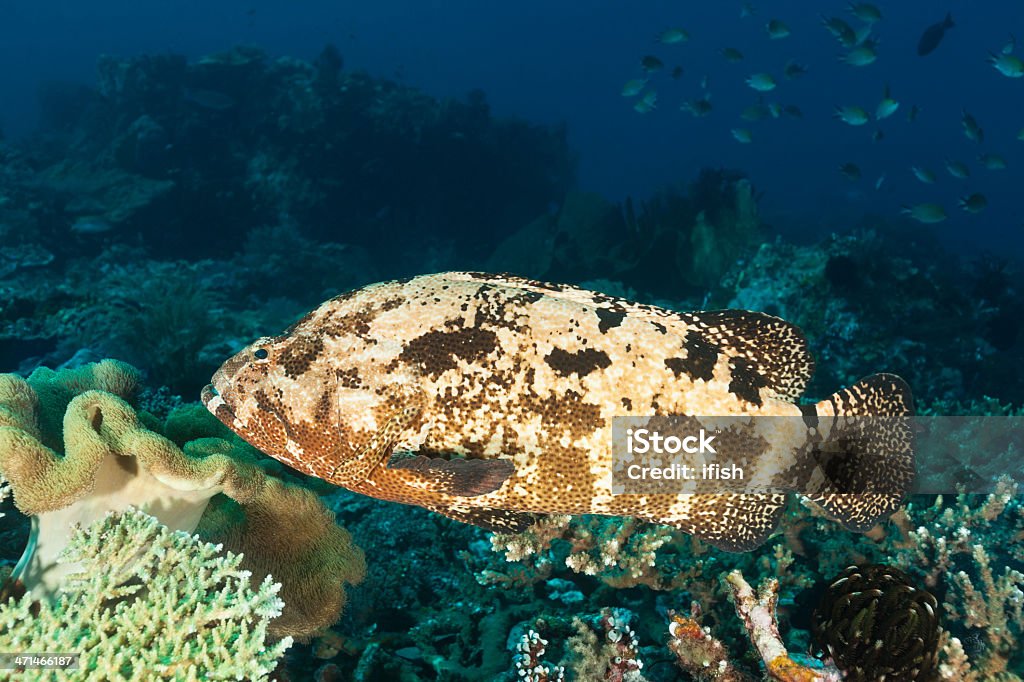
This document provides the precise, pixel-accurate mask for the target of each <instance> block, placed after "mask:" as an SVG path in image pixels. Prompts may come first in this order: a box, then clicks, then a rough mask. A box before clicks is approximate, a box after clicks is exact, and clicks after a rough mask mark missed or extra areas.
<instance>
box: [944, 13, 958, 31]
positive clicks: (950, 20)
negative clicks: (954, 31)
mask: <svg viewBox="0 0 1024 682" xmlns="http://www.w3.org/2000/svg"><path fill="white" fill-rule="evenodd" d="M943 26H944V27H945V28H953V27H954V26H956V24H954V23H953V13H952V12H946V21H945V22H943Z"/></svg>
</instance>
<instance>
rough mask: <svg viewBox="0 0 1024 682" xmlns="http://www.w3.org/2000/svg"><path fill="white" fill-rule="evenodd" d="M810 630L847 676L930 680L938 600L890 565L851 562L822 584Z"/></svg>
mask: <svg viewBox="0 0 1024 682" xmlns="http://www.w3.org/2000/svg"><path fill="white" fill-rule="evenodd" d="M811 631H812V632H813V634H814V640H815V642H816V644H817V646H818V647H819V648H820V649H821V650H822V651H823V652H824V653H825V654H828V655H830V656H831V657H832V658H833V659H834V660H835V663H836V665H837V666H838V667H839V668H840V669H841V670H843V671H844V672H845V673H846V675H847V679H849V680H856V681H860V682H872V681H874V680H882V679H884V680H887V682H897V681H899V682H903V681H909V680H934V679H936V669H937V666H938V655H939V606H938V602H937V601H936V599H935V597H934V596H932V594H931V593H929V592H927V591H926V590H922V589H920V588H918V587H915V586H914V584H913V582H912V581H911V579H910V576H908V575H907V574H906V573H904V572H903V571H900V570H899V569H897V568H894V567H892V566H884V565H878V564H867V565H863V566H850V567H849V568H847V569H846V570H844V571H843V572H842V573H840V574H839V575H838V576H837V577H836V578H835V580H833V581H832V583H831V584H830V585H829V586H828V588H827V589H826V590H825V595H824V597H823V598H822V600H821V602H820V603H819V604H818V607H817V608H816V609H815V610H814V615H813V617H812V625H811Z"/></svg>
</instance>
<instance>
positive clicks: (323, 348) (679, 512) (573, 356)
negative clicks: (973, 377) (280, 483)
mask: <svg viewBox="0 0 1024 682" xmlns="http://www.w3.org/2000/svg"><path fill="white" fill-rule="evenodd" d="M813 366H814V365H813V361H812V359H811V357H810V354H809V353H808V351H807V344H806V341H805V339H804V337H803V335H802V333H801V332H800V330H799V329H798V328H796V327H795V326H793V325H791V324H788V323H787V322H785V321H783V320H781V319H779V318H776V317H772V316H770V315H765V314H762V313H756V312H749V311H741V310H719V311H707V312H692V313H689V312H673V311H669V310H665V309H661V308H658V307H654V306H650V305H644V304H640V303H635V302H631V301H628V300H625V299H621V298H617V297H613V296H608V295H605V294H602V293H598V292H593V291H587V290H584V289H580V288H577V287H574V286H569V285H564V284H553V283H547V282H539V281H534V280H528V279H523V278H520V277H516V276H513V275H492V274H485V273H476V272H447V273H441V274H432V275H424V276H420V277H415V278H411V279H406V280H398V281H391V282H384V283H379V284H373V285H370V286H366V287H363V288H361V289H357V290H354V291H350V292H348V293H345V294H342V295H340V296H337V297H335V298H333V299H331V300H329V301H327V302H326V303H324V304H322V305H321V306H320V307H318V308H317V309H315V310H313V311H312V312H310V313H309V314H307V315H306V316H305V317H303V318H302V319H301V320H299V321H298V322H297V323H295V324H294V325H292V327H291V328H289V329H288V330H286V331H285V332H284V333H283V334H281V335H279V336H273V337H264V338H261V339H258V340H256V341H255V342H253V343H252V344H251V345H250V346H248V347H247V348H245V349H244V350H242V351H241V352H239V353H238V354H237V355H235V356H234V357H232V358H230V359H229V360H228V361H227V362H225V363H224V365H223V366H222V367H221V368H220V369H219V370H218V371H217V372H216V374H215V375H214V377H213V379H212V383H211V384H210V385H209V386H207V387H206V388H205V389H204V390H203V402H204V404H205V405H206V406H207V408H208V409H209V410H210V411H211V412H213V414H215V415H216V416H217V417H218V418H219V419H220V420H221V421H223V422H224V424H226V425H227V426H228V427H230V428H231V429H233V430H234V431H235V432H237V433H238V434H239V435H240V436H242V437H243V438H245V439H246V440H247V441H249V442H250V443H252V444H253V445H254V446H256V447H257V448H259V449H261V450H263V451H264V452H266V453H267V454H269V455H270V456H272V457H274V458H276V459H278V460H280V461H281V462H283V463H285V464H287V465H289V466H291V467H293V468H295V469H297V470H299V471H302V472H305V473H307V474H311V475H313V476H317V477H319V478H322V479H324V480H327V481H330V482H331V483H334V484H337V485H339V486H343V487H345V488H348V489H350V490H354V491H356V492H360V493H363V494H366V495H369V496H372V497H375V498H379V499H382V500H390V501H394V502H400V503H405V504H415V505H419V506H421V507H425V508H427V509H430V510H433V511H436V512H438V513H441V514H444V515H446V516H449V517H451V518H454V519H457V520H459V521H463V522H466V523H473V524H476V525H479V526H482V527H484V528H488V529H491V530H502V531H519V530H523V529H525V528H526V527H528V526H529V525H530V523H531V522H532V521H534V520H535V519H536V515H538V514H548V513H559V514H605V515H616V516H619V515H621V516H635V517H639V518H642V519H646V520H649V521H654V522H658V523H665V524H670V525H673V526H676V527H678V528H680V529H682V530H684V531H686V532H688V533H691V534H693V535H696V536H698V537H700V538H702V539H704V540H706V541H708V542H710V543H712V544H714V545H716V546H718V547H721V548H724V549H728V550H732V551H741V550H747V549H750V548H752V547H755V546H757V545H758V544H760V543H761V542H763V541H764V540H765V539H766V538H767V537H768V536H769V535H770V534H771V533H772V531H773V530H774V529H775V527H776V525H777V523H778V521H779V518H780V516H781V514H782V511H783V507H784V504H785V502H786V495H785V494H783V493H765V494H744V493H725V492H723V493H721V494H671V493H664V494H660V493H659V494H649V495H613V494H612V486H611V478H612V453H611V446H612V437H611V427H612V418H613V417H615V416H630V415H633V416H637V415H788V416H797V417H799V416H802V417H804V418H805V419H806V420H810V421H808V423H811V421H813V420H814V419H817V418H820V417H825V416H835V415H857V414H864V415H891V416H901V415H907V414H910V413H911V412H912V403H911V397H910V392H909V389H908V388H907V386H906V384H904V383H903V381H902V380H900V379H899V378H898V377H895V376H892V375H884V374H879V375H874V376H872V377H869V378H867V379H865V380H862V381H861V382H859V383H857V384H855V385H854V386H852V387H850V388H849V389H846V390H843V391H840V392H838V393H836V394H835V395H833V396H832V397H831V398H829V399H826V400H824V401H822V402H819V403H817V404H814V405H799V404H797V400H798V398H799V397H800V395H801V394H802V393H803V391H804V388H805V387H806V385H807V381H808V379H809V378H810V376H811V373H812V371H813ZM881 445H884V447H881ZM877 450H878V451H877V452H875V453H874V455H875V457H874V459H871V460H870V461H868V462H867V464H868V465H867V466H863V464H864V462H861V463H860V464H858V466H857V467H856V469H857V471H859V472H861V473H860V474H858V475H859V476H861V477H862V478H865V479H866V480H867V483H868V484H870V482H871V481H875V480H882V479H884V480H885V481H887V482H889V484H890V485H889V487H888V488H887V489H886V490H885V491H883V492H871V491H870V488H869V487H868V488H862V489H863V490H866V491H868V492H864V493H863V494H856V495H854V494H849V493H848V492H845V491H840V492H837V491H836V490H831V491H828V490H826V491H825V492H823V493H822V494H820V495H817V496H814V497H813V499H812V500H811V501H812V502H814V503H816V504H817V505H819V506H820V507H822V508H823V509H824V510H825V511H826V513H828V514H829V515H830V516H832V517H833V518H835V519H837V520H838V521H840V522H841V523H843V524H844V525H846V526H847V527H851V528H855V529H858V530H866V529H867V528H870V527H871V526H872V525H873V524H874V523H875V522H876V521H877V520H878V519H879V518H881V517H882V516H884V515H886V514H889V513H891V512H892V511H894V510H895V509H897V508H898V506H899V504H900V499H901V497H902V493H903V490H905V488H906V486H907V485H909V482H910V480H911V478H912V476H913V455H912V452H911V451H910V449H909V447H906V444H905V443H904V442H902V441H900V440H899V439H897V440H896V441H894V442H892V443H885V444H880V447H879V448H877ZM756 455H757V453H753V455H752V461H751V462H749V463H748V465H747V466H749V467H752V468H753V469H756V467H757V464H758V462H757V457H756ZM755 473H756V472H755Z"/></svg>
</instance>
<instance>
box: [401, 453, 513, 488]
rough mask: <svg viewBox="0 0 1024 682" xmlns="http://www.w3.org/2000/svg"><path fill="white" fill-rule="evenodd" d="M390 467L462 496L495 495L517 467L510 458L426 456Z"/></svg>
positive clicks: (405, 459)
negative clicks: (407, 472)
mask: <svg viewBox="0 0 1024 682" xmlns="http://www.w3.org/2000/svg"><path fill="white" fill-rule="evenodd" d="M387 468H388V469H398V470H402V471H412V472H416V473H417V474H420V475H422V476H423V477H424V478H425V479H427V481H428V482H429V483H430V485H431V487H432V488H433V490H435V491H436V492H439V493H444V494H446V495H457V496H459V497H476V496H478V495H486V494H487V493H491V492H494V491H495V490H497V489H498V488H500V487H501V486H502V484H504V483H505V481H507V480H508V479H509V477H510V476H511V475H512V474H513V473H515V465H514V464H513V463H512V461H511V460H508V459H462V458H457V459H442V458H440V457H428V456H426V455H416V456H415V457H407V458H404V459H392V460H391V462H389V463H388V466H387Z"/></svg>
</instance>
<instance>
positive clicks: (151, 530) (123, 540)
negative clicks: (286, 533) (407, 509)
mask: <svg viewBox="0 0 1024 682" xmlns="http://www.w3.org/2000/svg"><path fill="white" fill-rule="evenodd" d="M241 559H242V558H241V556H239V555H235V554H231V553H227V554H222V553H221V547H220V546H218V545H212V544H209V543H205V542H201V541H200V540H199V539H198V538H197V537H193V536H190V535H189V534H188V533H184V532H181V531H170V530H169V529H167V528H166V527H164V526H162V525H160V523H159V522H158V521H157V520H156V519H155V518H153V517H151V516H148V515H146V514H144V513H142V512H140V511H138V510H135V509H129V510H128V511H125V512H123V513H121V514H116V513H111V514H108V515H107V516H106V517H105V518H103V519H100V520H98V521H96V522H95V523H93V524H92V525H90V526H89V527H87V528H85V529H82V528H80V527H79V528H77V529H76V530H75V532H74V533H73V535H72V538H71V542H70V543H69V545H68V546H67V547H66V548H65V550H64V551H63V553H62V554H61V558H60V561H62V562H73V563H77V564H78V565H79V566H81V570H80V571H78V572H75V573H72V574H70V575H68V576H66V577H65V578H64V580H63V581H62V583H61V586H60V590H59V592H58V595H57V598H56V601H55V602H54V603H50V602H48V601H46V600H44V601H42V602H41V603H39V605H38V607H34V604H33V601H32V597H31V595H25V596H24V597H23V598H22V599H21V600H19V601H10V602H8V603H7V604H5V605H2V606H0V651H62V652H81V654H82V655H81V661H80V666H79V671H78V672H77V673H74V674H68V675H67V676H65V677H64V678H63V679H70V680H99V679H102V680H110V681H112V682H116V681H120V680H136V679H149V680H162V679H175V680H196V679H248V680H267V679H269V675H270V673H271V672H272V671H273V670H274V668H275V666H276V664H277V660H278V659H279V658H280V657H281V656H282V655H283V654H284V652H285V650H287V649H288V647H289V646H291V642H292V640H291V638H290V637H285V638H284V639H282V640H280V641H279V642H276V643H270V642H268V641H267V623H268V621H270V620H271V619H273V618H276V617H277V616H279V615H280V614H281V609H282V607H283V606H284V603H283V602H282V601H281V599H280V598H279V597H278V596H277V593H278V590H279V589H280V584H278V583H275V582H273V580H272V579H271V578H270V577H269V576H268V577H267V579H266V580H264V581H263V583H261V584H260V585H259V586H258V587H255V588H254V587H253V586H251V585H250V584H249V578H250V573H249V572H248V571H245V570H243V569H241V568H240V565H241ZM35 608H38V613H33V611H34V609H35Z"/></svg>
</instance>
